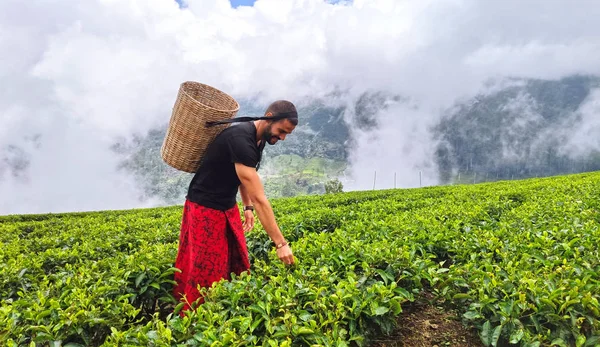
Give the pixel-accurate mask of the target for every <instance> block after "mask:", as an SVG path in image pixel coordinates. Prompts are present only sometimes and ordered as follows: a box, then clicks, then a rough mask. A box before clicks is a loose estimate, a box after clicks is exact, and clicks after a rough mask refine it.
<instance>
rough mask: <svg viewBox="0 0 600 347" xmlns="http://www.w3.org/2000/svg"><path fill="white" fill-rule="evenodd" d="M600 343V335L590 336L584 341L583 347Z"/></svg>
mask: <svg viewBox="0 0 600 347" xmlns="http://www.w3.org/2000/svg"><path fill="white" fill-rule="evenodd" d="M598 345H600V336H592V337H590V338H589V339H587V341H585V345H584V346H585V347H591V346H598Z"/></svg>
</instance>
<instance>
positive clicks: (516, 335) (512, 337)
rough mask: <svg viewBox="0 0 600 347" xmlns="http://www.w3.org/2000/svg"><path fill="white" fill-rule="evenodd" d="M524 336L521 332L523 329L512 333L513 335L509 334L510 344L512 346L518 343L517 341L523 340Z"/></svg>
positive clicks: (523, 332)
mask: <svg viewBox="0 0 600 347" xmlns="http://www.w3.org/2000/svg"><path fill="white" fill-rule="evenodd" d="M524 335H525V331H523V329H519V330H516V331H513V333H512V334H510V343H512V344H517V343H519V341H521V339H522V338H523V336H524Z"/></svg>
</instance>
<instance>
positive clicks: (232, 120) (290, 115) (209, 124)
mask: <svg viewBox="0 0 600 347" xmlns="http://www.w3.org/2000/svg"><path fill="white" fill-rule="evenodd" d="M297 116H298V114H297V113H296V112H286V113H279V114H277V115H276V116H272V117H236V118H230V119H224V120H220V121H213V122H206V127H207V128H208V127H212V126H215V125H219V124H227V123H240V122H251V121H255V120H279V119H284V118H295V117H297Z"/></svg>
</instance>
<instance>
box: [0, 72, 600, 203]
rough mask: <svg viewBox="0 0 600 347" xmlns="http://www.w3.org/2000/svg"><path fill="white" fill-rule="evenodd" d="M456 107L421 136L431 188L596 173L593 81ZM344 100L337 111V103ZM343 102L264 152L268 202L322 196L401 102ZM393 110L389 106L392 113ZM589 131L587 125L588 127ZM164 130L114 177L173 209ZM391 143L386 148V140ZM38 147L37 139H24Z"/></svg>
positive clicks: (2, 152)
mask: <svg viewBox="0 0 600 347" xmlns="http://www.w3.org/2000/svg"><path fill="white" fill-rule="evenodd" d="M509 82H510V83H508V85H507V86H504V87H496V88H495V89H491V90H489V91H486V92H484V93H483V92H482V93H481V94H479V95H477V96H475V97H473V98H470V99H467V100H460V101H457V102H456V104H455V105H454V106H453V107H452V108H450V109H448V110H446V111H445V112H444V113H443V114H442V115H441V117H440V120H439V122H437V123H436V124H435V126H434V127H432V128H431V133H432V135H433V138H434V141H435V151H434V153H433V155H432V158H429V159H430V161H431V162H433V163H434V164H435V167H436V170H437V175H438V177H439V180H438V183H439V184H453V183H474V182H481V181H494V180H500V179H517V178H525V177H535V176H539V177H541V176H550V175H557V174H566V173H576V172H584V171H595V170H600V152H599V150H598V149H599V148H600V123H599V122H598V119H600V114H598V113H600V106H598V105H600V77H596V76H579V75H577V76H569V77H566V78H563V79H560V80H539V79H512V80H510V81H509ZM340 100H346V101H340ZM348 100H353V99H351V98H346V97H345V95H344V93H342V92H340V94H339V95H334V96H332V97H331V98H329V97H328V98H324V99H314V100H308V101H307V102H303V103H301V104H298V105H297V107H298V111H299V114H300V115H301V117H300V124H299V126H298V127H297V129H296V131H295V132H294V134H293V136H289V137H288V138H286V141H282V142H280V143H278V144H277V145H275V146H267V147H265V152H264V155H263V163H262V164H261V168H260V170H259V175H260V176H261V178H262V179H263V183H264V185H265V190H266V193H267V194H268V196H270V197H283V196H295V195H301V194H322V193H324V192H325V184H326V183H327V182H330V181H332V180H334V179H336V178H337V177H340V176H342V175H344V174H345V173H346V171H347V170H348V168H349V167H348V162H349V158H350V155H351V153H352V151H353V150H354V149H355V148H356V146H357V143H356V139H355V138H354V133H355V130H357V129H358V130H361V131H366V132H372V133H373V134H374V135H377V133H376V132H377V131H378V129H380V128H381V127H382V126H383V124H382V123H381V120H380V119H379V118H378V114H379V112H380V111H381V110H382V109H384V108H385V107H387V106H386V105H389V104H390V101H393V102H403V100H404V99H403V98H402V97H400V96H397V95H390V94H387V93H385V92H379V91H375V92H370V93H365V94H363V95H361V96H360V97H358V98H356V99H354V101H350V102H349V101H348ZM239 102H240V111H239V112H238V115H239V116H243V115H250V116H262V115H263V112H264V110H265V109H266V107H267V105H265V104H261V103H257V102H255V101H254V100H246V99H240V100H239ZM393 102H392V103H391V104H393ZM594 124H596V125H594ZM167 126H168V124H167V123H165V124H164V125H163V126H162V127H160V128H157V129H153V130H151V131H150V132H148V133H147V134H145V135H144V136H138V137H135V138H134V139H133V140H132V141H122V142H117V143H115V144H114V146H113V147H112V150H113V151H114V152H115V153H116V154H117V155H119V156H120V158H121V164H120V167H119V168H120V170H122V171H124V172H126V173H129V174H133V175H134V177H135V179H136V181H137V182H138V183H139V185H140V186H141V188H142V189H143V192H144V193H143V196H141V197H140V198H141V199H144V198H159V199H161V200H163V201H164V202H165V203H167V204H176V203H181V202H182V200H183V198H184V196H185V193H186V191H187V188H188V185H189V182H190V180H191V178H192V174H188V173H184V172H180V171H177V170H175V169H173V168H171V167H170V166H168V165H167V164H166V163H164V162H163V160H162V158H161V156H160V148H161V145H162V142H163V140H164V136H165V133H166V130H167ZM391 140H393V139H391ZM30 142H31V146H30V147H32V148H33V147H39V146H40V145H41V144H40V143H39V137H35V138H32V139H30ZM30 161H31V156H30V154H29V153H28V152H27V150H26V149H25V148H20V147H16V146H8V147H6V148H0V180H2V179H3V178H5V177H8V175H12V176H14V177H15V178H19V177H21V176H23V177H24V176H26V175H25V174H26V173H27V172H28V170H30V166H31V165H30V164H31V163H30Z"/></svg>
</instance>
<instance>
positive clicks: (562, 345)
mask: <svg viewBox="0 0 600 347" xmlns="http://www.w3.org/2000/svg"><path fill="white" fill-rule="evenodd" d="M550 345H551V346H554V345H556V346H558V347H568V345H567V343H566V342H565V340H563V339H560V338H559V339H554V340H552V343H551V344H550Z"/></svg>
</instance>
